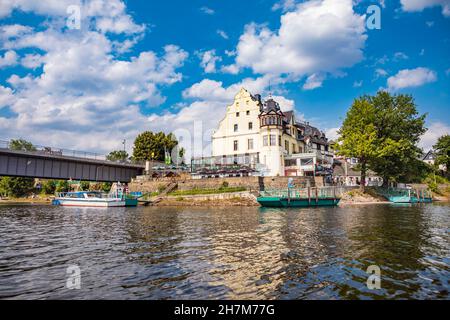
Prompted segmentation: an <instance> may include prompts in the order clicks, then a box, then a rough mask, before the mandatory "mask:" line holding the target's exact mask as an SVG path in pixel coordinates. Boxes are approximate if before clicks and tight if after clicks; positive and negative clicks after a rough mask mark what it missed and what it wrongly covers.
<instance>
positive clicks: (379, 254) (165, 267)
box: [0, 204, 450, 299]
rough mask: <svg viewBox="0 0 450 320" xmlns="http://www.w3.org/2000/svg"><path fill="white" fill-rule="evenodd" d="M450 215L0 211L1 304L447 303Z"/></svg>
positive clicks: (449, 209)
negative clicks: (74, 273) (70, 284)
mask: <svg viewBox="0 0 450 320" xmlns="http://www.w3.org/2000/svg"><path fill="white" fill-rule="evenodd" d="M449 213H450V206H449V204H440V205H439V204H435V205H426V206H422V205H417V206H409V207H408V206H407V207H405V206H400V207H397V206H390V205H373V206H354V207H346V208H324V209H301V210H279V209H260V208H231V209H219V208H189V209H183V208H151V207H149V208H147V207H139V208H126V209H125V208H115V209H110V210H98V209H84V208H83V209H81V208H61V207H51V206H0V235H1V236H0V298H2V299H175V298H178V299H448V298H449V288H450V285H449V279H450V268H449V262H450V254H449V253H450V252H449V251H450V249H449V244H450V234H449V230H450V216H449ZM69 265H78V266H79V267H80V269H81V289H79V290H69V289H67V288H66V281H67V277H68V275H67V274H66V269H67V267H68V266H69ZM370 265H378V266H379V267H380V268H381V289H378V290H373V289H372V290H371V289H368V287H367V285H366V282H367V279H368V276H369V275H368V274H367V273H366V270H367V267H368V266H370Z"/></svg>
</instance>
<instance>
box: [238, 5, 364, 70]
mask: <svg viewBox="0 0 450 320" xmlns="http://www.w3.org/2000/svg"><path fill="white" fill-rule="evenodd" d="M366 39H367V35H366V34H365V21H364V16H360V15H358V14H356V13H355V12H354V11H353V3H352V0H323V1H316V0H311V1H306V2H303V3H301V4H299V5H298V6H297V7H296V10H295V11H292V12H288V13H286V14H284V15H283V16H282V17H281V26H280V29H279V30H277V31H272V30H270V29H269V28H267V27H266V26H264V25H257V24H254V23H252V24H249V25H247V26H246V27H245V32H244V34H242V35H241V37H240V40H239V43H238V45H237V57H236V64H237V65H238V66H239V67H240V68H243V67H249V68H251V69H252V70H253V71H254V72H255V73H261V74H289V75H291V76H294V77H301V76H304V75H311V74H314V73H323V74H324V73H334V72H337V71H339V70H340V69H342V68H346V67H350V66H353V65H354V64H356V63H358V62H359V61H361V60H362V58H363V52H362V49H363V47H364V44H365V40H366ZM330 52H332V53H333V54H332V55H330Z"/></svg>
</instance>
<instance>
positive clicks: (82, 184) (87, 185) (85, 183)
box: [80, 181, 91, 191]
mask: <svg viewBox="0 0 450 320" xmlns="http://www.w3.org/2000/svg"><path fill="white" fill-rule="evenodd" d="M90 186H91V184H90V183H89V181H81V182H80V190H81V191H88V190H89V188H90Z"/></svg>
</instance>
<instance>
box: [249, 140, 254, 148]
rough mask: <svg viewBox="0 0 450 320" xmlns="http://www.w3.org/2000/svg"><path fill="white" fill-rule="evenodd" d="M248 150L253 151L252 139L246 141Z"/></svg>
mask: <svg viewBox="0 0 450 320" xmlns="http://www.w3.org/2000/svg"><path fill="white" fill-rule="evenodd" d="M248 150H253V139H248Z"/></svg>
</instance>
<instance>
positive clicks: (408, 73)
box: [387, 68, 437, 90]
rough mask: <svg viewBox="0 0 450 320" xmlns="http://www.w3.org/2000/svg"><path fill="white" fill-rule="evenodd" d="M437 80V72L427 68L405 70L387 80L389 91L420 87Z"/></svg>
mask: <svg viewBox="0 0 450 320" xmlns="http://www.w3.org/2000/svg"><path fill="white" fill-rule="evenodd" d="M436 80H437V76H436V72H434V71H433V70H430V69H427V68H416V69H405V70H401V71H399V72H398V73H397V74H396V75H394V76H391V77H389V78H388V80H387V84H388V89H389V90H399V89H403V88H411V87H419V86H421V85H424V84H426V83H430V82H434V81H436Z"/></svg>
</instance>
